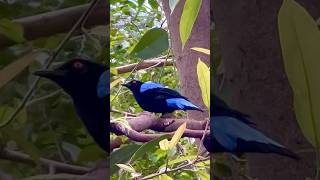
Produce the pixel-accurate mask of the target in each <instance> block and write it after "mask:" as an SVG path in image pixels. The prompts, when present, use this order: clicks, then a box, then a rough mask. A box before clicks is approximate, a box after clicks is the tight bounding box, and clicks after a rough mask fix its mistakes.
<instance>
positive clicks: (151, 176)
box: [140, 157, 210, 180]
mask: <svg viewBox="0 0 320 180" xmlns="http://www.w3.org/2000/svg"><path fill="white" fill-rule="evenodd" d="M209 159H210V157H206V158H203V159H199V160H197V161H196V162H191V163H188V164H185V165H182V166H179V167H177V168H174V169H172V170H168V171H164V172H159V173H155V174H150V175H148V176H145V177H143V178H141V179H140V180H146V179H152V178H154V177H157V176H160V175H162V174H167V173H170V172H176V171H179V170H181V169H183V168H186V167H189V166H194V165H195V164H196V163H199V162H203V161H206V160H209Z"/></svg>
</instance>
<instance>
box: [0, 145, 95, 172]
mask: <svg viewBox="0 0 320 180" xmlns="http://www.w3.org/2000/svg"><path fill="white" fill-rule="evenodd" d="M0 159H4V160H10V161H15V162H20V163H25V164H31V165H35V164H36V162H35V161H34V160H33V159H32V158H31V157H30V156H29V155H27V154H24V153H21V152H16V151H12V150H8V149H3V150H1V151H0ZM39 162H40V164H41V165H43V166H45V167H47V168H49V167H52V166H53V167H54V168H55V170H56V171H57V172H62V173H71V174H86V173H88V172H89V171H90V168H87V167H82V166H76V165H70V164H65V163H61V162H58V161H54V160H49V159H45V158H40V160H39Z"/></svg>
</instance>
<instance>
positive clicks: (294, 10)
mask: <svg viewBox="0 0 320 180" xmlns="http://www.w3.org/2000/svg"><path fill="white" fill-rule="evenodd" d="M278 22H279V34H280V41H281V47H282V55H283V61H284V65H285V70H286V73H287V76H288V79H289V82H290V85H291V87H292V89H293V92H294V110H295V114H296V117H297V120H298V123H299V125H300V128H301V130H302V132H303V134H304V136H305V137H306V139H307V140H308V141H309V142H310V143H311V144H312V145H313V146H314V147H315V149H316V152H317V157H318V159H317V161H318V162H317V163H318V168H317V171H318V173H317V176H318V177H317V178H316V179H319V163H320V160H319V155H320V149H319V148H320V132H319V131H320V129H319V128H320V112H319V110H318V109H319V107H320V95H319V91H320V85H319V82H318V79H319V69H318V68H319V66H320V63H319V58H320V51H319V50H318V47H319V46H320V32H319V29H318V26H317V24H316V22H315V21H314V20H313V18H312V17H311V16H310V15H309V14H308V12H307V11H306V10H305V9H304V8H303V7H301V6H300V5H299V4H298V3H296V2H295V1H293V0H284V1H283V4H282V6H281V9H280V12H279V17H278Z"/></svg>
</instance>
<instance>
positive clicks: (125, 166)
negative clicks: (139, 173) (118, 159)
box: [116, 164, 136, 173]
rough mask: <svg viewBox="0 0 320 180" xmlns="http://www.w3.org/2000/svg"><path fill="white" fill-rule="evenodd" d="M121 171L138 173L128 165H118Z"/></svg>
mask: <svg viewBox="0 0 320 180" xmlns="http://www.w3.org/2000/svg"><path fill="white" fill-rule="evenodd" d="M116 165H117V166H118V167H119V168H120V169H122V170H124V171H127V172H130V173H135V172H136V171H135V170H134V169H133V168H132V167H131V166H128V165H126V164H116Z"/></svg>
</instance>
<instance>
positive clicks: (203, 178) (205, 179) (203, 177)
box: [197, 170, 210, 180]
mask: <svg viewBox="0 0 320 180" xmlns="http://www.w3.org/2000/svg"><path fill="white" fill-rule="evenodd" d="M197 173H198V175H199V177H200V180H210V173H208V172H206V171H205V170H199V171H198V172H197Z"/></svg>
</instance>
